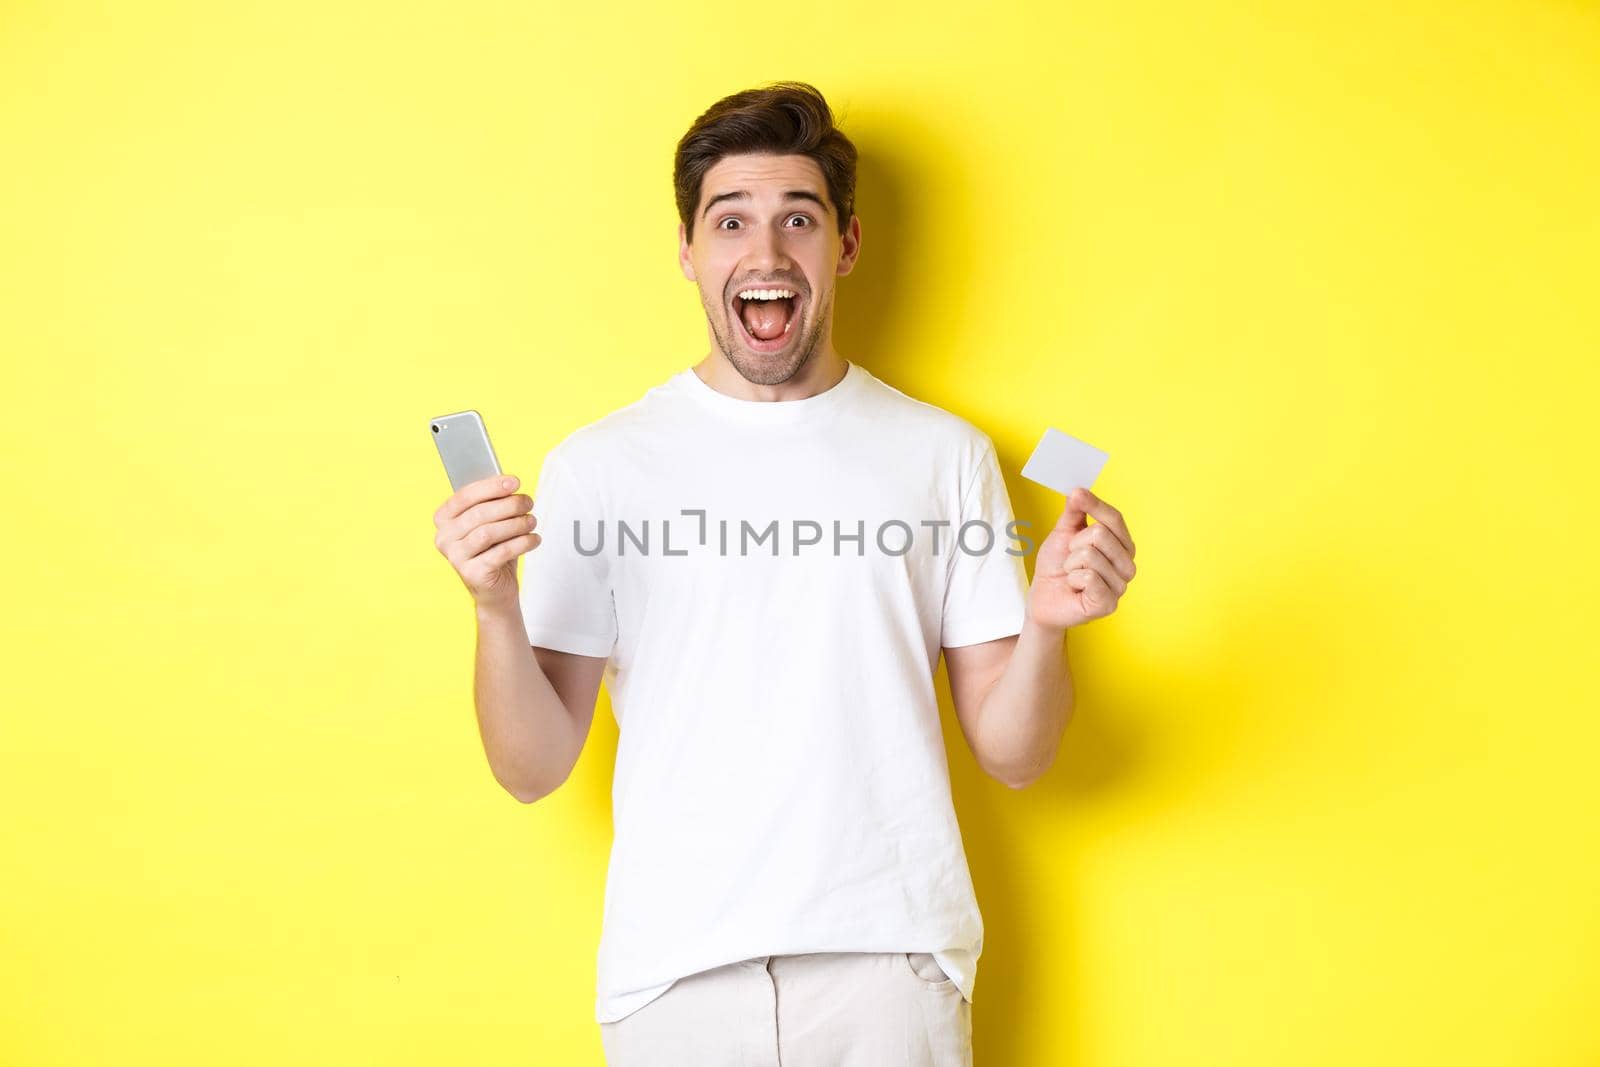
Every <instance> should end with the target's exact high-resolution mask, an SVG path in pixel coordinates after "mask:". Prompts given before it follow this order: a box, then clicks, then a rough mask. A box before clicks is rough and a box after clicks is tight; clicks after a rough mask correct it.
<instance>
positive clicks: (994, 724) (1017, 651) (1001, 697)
mask: <svg viewBox="0 0 1600 1067" xmlns="http://www.w3.org/2000/svg"><path fill="white" fill-rule="evenodd" d="M1066 635H1067V631H1065V630H1053V629H1050V628H1047V627H1044V626H1040V625H1039V624H1038V623H1036V622H1034V621H1033V620H1032V619H1029V620H1028V621H1027V622H1026V623H1025V624H1024V625H1023V628H1022V632H1021V633H1020V634H1019V635H1017V643H1016V647H1015V648H1014V649H1013V650H1012V653H1011V659H1010V662H1009V663H1007V664H1006V668H1005V670H1004V671H1003V672H1002V673H1001V675H1000V677H999V678H998V679H997V680H996V681H995V683H994V685H993V686H992V687H991V688H990V689H989V692H988V693H987V694H986V695H985V697H984V700H983V704H982V707H981V708H980V710H979V713H978V722H979V727H980V729H981V730H982V732H983V737H982V739H981V741H980V746H979V747H980V750H981V751H983V752H984V753H985V754H986V755H987V756H988V763H989V766H987V767H986V768H985V770H987V771H988V772H989V773H990V774H991V775H993V776H994V777H995V778H998V779H999V780H1000V781H1002V782H1005V783H1006V784H1008V785H1010V786H1012V787H1013V788H1017V789H1020V788H1022V787H1023V786H1025V785H1027V784H1029V783H1030V782H1032V781H1034V780H1035V779H1037V778H1038V777H1039V776H1040V775H1042V774H1043V773H1044V772H1045V771H1046V770H1047V769H1048V768H1049V767H1050V765H1051V764H1052V763H1053V762H1055V758H1056V751H1057V749H1058V748H1059V747H1060V744H1061V735H1062V732H1063V731H1065V730H1066V727H1067V722H1068V721H1069V720H1070V719H1071V718H1072V709H1073V704H1074V699H1075V697H1074V693H1073V686H1072V669H1071V666H1070V664H1069V663H1068V661H1067V642H1066Z"/></svg>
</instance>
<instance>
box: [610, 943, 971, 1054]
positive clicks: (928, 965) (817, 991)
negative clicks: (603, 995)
mask: <svg viewBox="0 0 1600 1067" xmlns="http://www.w3.org/2000/svg"><path fill="white" fill-rule="evenodd" d="M600 1043H601V1045H602V1047H603V1048H604V1049H605V1054H606V1064H607V1067H691V1065H692V1067H971V1065H972V1005H971V1004H968V1003H967V1001H966V999H965V998H964V997H962V995H961V990H960V989H959V988H957V987H956V984H955V982H954V981H953V980H952V979H950V978H949V977H947V976H946V975H945V973H944V971H943V970H941V969H940V967H939V963H938V961H937V960H936V959H934V957H933V955H932V954H931V953H927V952H910V953H907V952H813V953H808V954H805V955H798V956H757V957H755V958H754V959H749V960H741V961H740V962H738V963H730V964H727V965H726V966H723V967H715V968H712V969H711V970H709V971H701V972H700V973H699V974H692V975H689V976H688V977H687V978H680V979H678V981H677V982H675V983H673V985H672V988H670V989H668V990H667V991H666V992H665V993H663V994H661V996H659V997H657V998H656V999H655V1000H652V1001H651V1002H650V1003H648V1004H646V1005H645V1006H644V1007H642V1008H640V1009H638V1010H637V1011H635V1012H634V1013H633V1014H631V1015H628V1016H626V1017H624V1018H622V1019H618V1020H617V1021H616V1022H614V1023H601V1024H600Z"/></svg>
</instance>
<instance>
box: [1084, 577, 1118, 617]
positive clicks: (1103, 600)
mask: <svg viewBox="0 0 1600 1067" xmlns="http://www.w3.org/2000/svg"><path fill="white" fill-rule="evenodd" d="M1120 595H1121V594H1119V593H1116V592H1113V591H1112V589H1111V586H1110V585H1109V584H1108V583H1107V582H1106V577H1105V575H1103V574H1101V573H1100V572H1098V571H1096V572H1095V573H1094V575H1093V576H1091V577H1090V579H1089V581H1088V584H1086V585H1085V586H1084V587H1083V599H1084V600H1085V601H1086V602H1088V603H1089V604H1091V605H1093V606H1094V607H1095V608H1096V609H1098V610H1100V611H1101V612H1106V611H1110V610H1111V609H1112V608H1114V607H1116V604H1117V597H1118V596H1120Z"/></svg>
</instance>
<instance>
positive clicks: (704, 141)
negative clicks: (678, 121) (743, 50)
mask: <svg viewBox="0 0 1600 1067" xmlns="http://www.w3.org/2000/svg"><path fill="white" fill-rule="evenodd" d="M746 152H753V153H765V154H771V155H802V156H809V157H810V158H811V159H813V160H815V161H816V164H817V166H818V167H820V168H821V169H822V177H823V180H824V181H826V182H827V185H828V199H830V200H832V201H833V210H834V214H835V215H837V216H838V219H839V233H840V235H841V236H843V234H844V232H845V231H846V230H847V229H849V227H850V217H851V216H852V215H854V214H855V209H856V146H855V145H853V144H851V143H850V138H848V137H846V136H845V135H844V134H843V133H842V132H841V131H840V130H839V129H838V127H836V126H835V125H834V118H833V111H832V110H831V109H830V108H829V107H828V102H827V101H826V100H824V99H823V97H822V94H821V93H820V92H818V91H817V90H816V88H815V87H814V86H811V85H807V84H806V83H805V82H793V81H785V82H773V83H771V84H769V85H767V86H765V87H764V88H760V89H746V90H744V91H743V92H739V93H734V94H733V95H732V96H726V97H723V98H722V99H721V100H718V101H717V102H716V103H715V104H712V105H711V106H710V107H709V108H707V109H706V111H705V113H704V114H702V115H701V116H700V117H699V118H697V119H695V120H694V125H693V126H690V127H689V132H688V133H686V134H684V135H683V137H682V139H681V140H679V141H678V151H677V155H676V156H675V157H674V159H673V164H672V185H673V190H674V192H675V193H676V196H677V200H678V218H679V219H680V220H681V221H682V222H683V225H684V232H685V234H686V238H687V240H689V241H691V242H692V241H693V240H694V209H695V208H696V207H698V206H699V205H700V186H701V183H702V182H703V181H704V180H705V176H706V171H708V170H710V169H711V168H712V167H713V166H715V165H716V163H717V161H718V160H720V159H721V158H722V157H723V156H731V155H737V154H740V153H746Z"/></svg>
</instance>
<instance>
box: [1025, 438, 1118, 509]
mask: <svg viewBox="0 0 1600 1067" xmlns="http://www.w3.org/2000/svg"><path fill="white" fill-rule="evenodd" d="M1109 458H1110V457H1109V456H1107V455H1106V454H1105V453H1104V452H1102V451H1100V450H1099V449H1098V448H1096V447H1094V445H1091V444H1089V443H1088V442H1086V441H1080V440H1078V439H1077V438H1076V437H1073V436H1072V435H1071V434H1069V433H1062V432H1061V431H1060V430H1057V429H1055V428H1054V427H1051V428H1049V429H1047V430H1045V432H1044V436H1043V437H1042V438H1040V439H1039V444H1038V445H1037V446H1036V447H1035V448H1034V450H1033V455H1031V456H1029V457H1028V462H1026V463H1024V464H1023V465H1022V476H1023V477H1024V478H1026V479H1028V481H1030V482H1038V483H1039V484H1040V485H1043V486H1048V487H1049V488H1051V489H1054V490H1055V491H1056V492H1058V493H1060V494H1061V495H1062V496H1067V495H1069V494H1071V492H1072V490H1073V489H1075V488H1077V487H1078V486H1080V485H1081V486H1083V488H1085V489H1091V488H1093V487H1094V480H1095V479H1096V478H1098V477H1099V476H1100V468H1101V467H1104V466H1105V465H1106V460H1107V459H1109Z"/></svg>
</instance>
